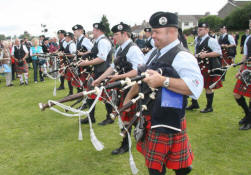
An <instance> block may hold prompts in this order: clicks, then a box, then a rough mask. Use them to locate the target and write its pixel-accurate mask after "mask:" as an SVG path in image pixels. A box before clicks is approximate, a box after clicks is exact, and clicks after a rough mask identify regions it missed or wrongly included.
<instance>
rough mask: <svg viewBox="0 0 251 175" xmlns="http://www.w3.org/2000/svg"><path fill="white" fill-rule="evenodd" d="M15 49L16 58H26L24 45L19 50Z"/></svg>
mask: <svg viewBox="0 0 251 175" xmlns="http://www.w3.org/2000/svg"><path fill="white" fill-rule="evenodd" d="M14 48H15V51H14V56H15V58H17V59H22V58H23V57H24V56H25V51H24V49H23V45H21V46H20V48H19V49H18V48H17V46H15V47H14Z"/></svg>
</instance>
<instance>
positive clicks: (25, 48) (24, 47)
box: [11, 45, 29, 56]
mask: <svg viewBox="0 0 251 175" xmlns="http://www.w3.org/2000/svg"><path fill="white" fill-rule="evenodd" d="M15 47H17V48H18V49H19V48H20V47H21V45H19V46H16V45H14V46H13V47H12V49H11V55H12V56H14V52H15ZM23 49H24V52H25V53H29V52H28V49H27V47H26V46H25V45H23Z"/></svg>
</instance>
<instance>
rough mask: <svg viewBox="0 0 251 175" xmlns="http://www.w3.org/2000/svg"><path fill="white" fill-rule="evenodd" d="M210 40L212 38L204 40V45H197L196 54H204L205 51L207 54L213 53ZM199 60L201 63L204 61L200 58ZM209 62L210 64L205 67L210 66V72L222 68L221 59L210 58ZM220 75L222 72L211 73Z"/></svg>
mask: <svg viewBox="0 0 251 175" xmlns="http://www.w3.org/2000/svg"><path fill="white" fill-rule="evenodd" d="M209 39H210V36H208V37H207V38H206V39H204V41H203V42H202V43H200V45H199V44H196V47H195V52H196V54H198V53H200V52H202V51H205V52H208V53H210V52H212V49H211V48H210V47H209V46H208V41H209ZM197 59H198V62H201V60H203V59H200V58H197ZM208 59H209V60H208V61H209V64H205V66H208V69H209V70H212V69H215V68H220V67H221V61H220V57H211V58H208ZM216 74H217V75H218V74H219V75H220V74H221V72H217V71H214V72H210V75H212V76H213V75H216Z"/></svg>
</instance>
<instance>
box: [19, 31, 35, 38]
mask: <svg viewBox="0 0 251 175" xmlns="http://www.w3.org/2000/svg"><path fill="white" fill-rule="evenodd" d="M18 38H19V39H24V38H28V39H29V40H30V39H31V38H32V36H31V35H30V34H29V32H27V31H24V33H23V34H21V35H20V36H19V37H18Z"/></svg>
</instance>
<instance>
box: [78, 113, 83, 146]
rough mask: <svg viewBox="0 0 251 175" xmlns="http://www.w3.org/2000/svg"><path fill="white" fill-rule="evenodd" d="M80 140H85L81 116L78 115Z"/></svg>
mask: <svg viewBox="0 0 251 175" xmlns="http://www.w3.org/2000/svg"><path fill="white" fill-rule="evenodd" d="M78 140H80V141H82V140H83V134H82V128H81V115H80V113H79V115H78Z"/></svg>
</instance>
